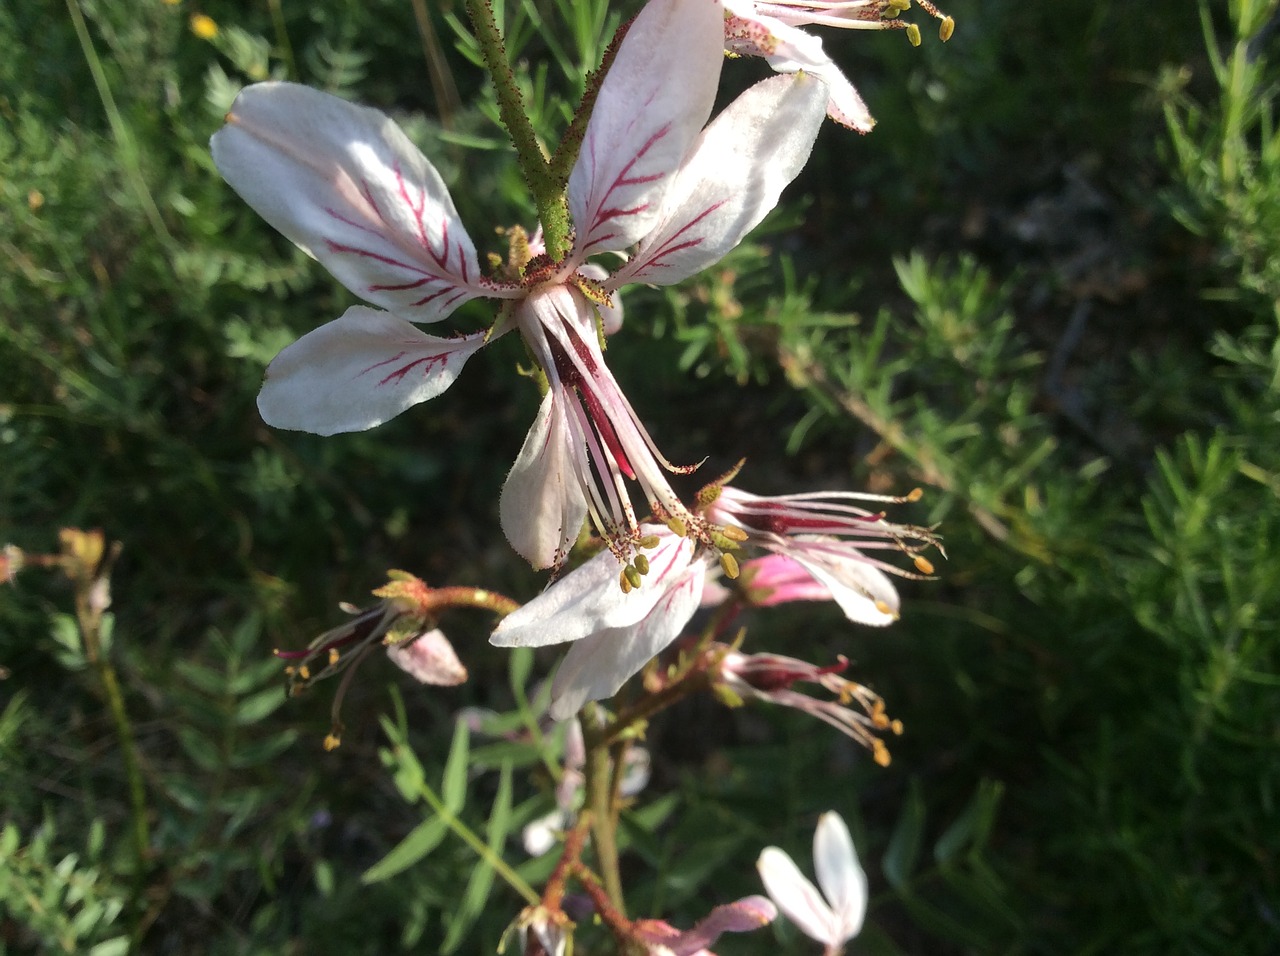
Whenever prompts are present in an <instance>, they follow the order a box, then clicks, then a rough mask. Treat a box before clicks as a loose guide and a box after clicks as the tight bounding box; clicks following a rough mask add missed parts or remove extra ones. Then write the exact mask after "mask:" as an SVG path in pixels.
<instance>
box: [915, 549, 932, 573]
mask: <svg viewBox="0 0 1280 956" xmlns="http://www.w3.org/2000/svg"><path fill="white" fill-rule="evenodd" d="M912 561H913V562H914V564H915V566H916V570H917V571H919V572H920V573H921V574H933V562H932V561H930V560H929V559H928V558H926V557H925V556H924V555H923V554H917V555H916V556H915V557H914V558H912Z"/></svg>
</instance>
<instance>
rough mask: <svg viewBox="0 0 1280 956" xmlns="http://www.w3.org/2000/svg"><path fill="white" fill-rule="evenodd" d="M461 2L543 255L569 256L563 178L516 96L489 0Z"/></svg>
mask: <svg viewBox="0 0 1280 956" xmlns="http://www.w3.org/2000/svg"><path fill="white" fill-rule="evenodd" d="M466 2H467V13H468V14H469V15H470V16H471V25H472V27H473V29H474V30H475V35H476V43H477V44H478V45H479V47H480V52H481V55H482V56H483V57H484V62H485V68H486V69H487V70H488V71H489V75H490V77H491V78H492V79H493V86H494V89H495V90H496V91H497V94H498V114H499V116H500V117H501V118H502V125H503V126H505V127H506V128H507V133H508V135H510V137H511V142H512V144H513V145H514V146H515V148H516V162H517V163H518V164H519V165H520V171H521V173H523V174H524V180H525V183H526V184H527V185H528V187H529V191H530V192H531V193H532V194H533V201H534V205H535V206H536V207H537V210H538V219H539V221H540V222H541V223H542V236H543V239H544V240H545V241H546V245H547V254H548V255H549V256H550V257H551V258H552V259H555V260H560V259H563V258H564V257H565V256H566V255H568V254H569V249H570V247H571V245H572V243H571V234H572V231H573V230H572V226H571V224H570V222H569V207H568V203H567V202H566V200H565V184H566V183H567V179H565V178H562V177H558V176H554V175H552V173H551V170H550V167H549V165H548V162H547V158H546V155H545V154H544V152H543V149H542V145H541V144H540V143H539V142H538V137H537V134H536V133H535V132H534V129H533V124H532V123H531V122H530V121H529V116H528V113H526V112H525V108H524V98H523V97H522V96H521V95H520V87H519V85H518V84H517V83H516V77H515V74H514V73H513V72H512V71H511V66H510V65H509V64H508V63H507V51H506V46H505V44H504V43H503V40H502V31H501V30H499V28H498V24H497V21H496V20H495V19H494V15H493V7H492V6H491V4H490V3H489V0H466Z"/></svg>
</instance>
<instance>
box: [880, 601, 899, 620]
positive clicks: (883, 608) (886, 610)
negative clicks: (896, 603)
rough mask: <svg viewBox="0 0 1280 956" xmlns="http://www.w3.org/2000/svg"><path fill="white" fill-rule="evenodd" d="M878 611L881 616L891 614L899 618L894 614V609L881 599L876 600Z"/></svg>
mask: <svg viewBox="0 0 1280 956" xmlns="http://www.w3.org/2000/svg"><path fill="white" fill-rule="evenodd" d="M876 610H877V611H879V612H880V613H881V614H889V615H891V616H893V617H897V615H896V614H894V613H893V608H891V607H889V605H888V604H886V603H885V602H884V601H881V600H879V599H877V600H876Z"/></svg>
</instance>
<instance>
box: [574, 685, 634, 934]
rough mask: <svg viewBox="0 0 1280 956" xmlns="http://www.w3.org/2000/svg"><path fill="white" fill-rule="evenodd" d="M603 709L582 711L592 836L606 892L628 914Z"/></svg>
mask: <svg viewBox="0 0 1280 956" xmlns="http://www.w3.org/2000/svg"><path fill="white" fill-rule="evenodd" d="M598 712H599V708H598V707H597V706H596V705H595V704H588V705H587V706H586V707H585V708H583V711H582V714H581V715H579V718H578V719H579V721H580V722H581V723H582V740H583V744H584V746H585V748H586V752H587V760H586V766H585V767H584V768H583V770H584V774H585V777H586V791H587V795H586V802H587V812H588V813H590V814H591V837H592V840H593V841H594V843H595V848H596V861H597V863H598V865H599V869H600V879H601V880H602V881H603V882H604V888H605V892H607V893H608V894H609V899H610V901H612V903H613V905H614V908H615V909H617V911H618V912H619V913H621V914H622V915H624V916H625V915H626V912H627V908H626V903H625V901H624V900H623V896H622V875H621V872H620V871H619V869H618V844H617V841H616V839H615V837H616V834H615V833H614V825H613V812H612V807H611V806H610V802H611V797H612V796H613V766H612V764H613V762H612V761H611V760H610V759H609V741H608V739H607V734H606V733H605V732H603V730H602V729H601V728H600V727H599V726H598V723H597V721H596V720H595V719H594V718H595V716H596V714H597V713H598Z"/></svg>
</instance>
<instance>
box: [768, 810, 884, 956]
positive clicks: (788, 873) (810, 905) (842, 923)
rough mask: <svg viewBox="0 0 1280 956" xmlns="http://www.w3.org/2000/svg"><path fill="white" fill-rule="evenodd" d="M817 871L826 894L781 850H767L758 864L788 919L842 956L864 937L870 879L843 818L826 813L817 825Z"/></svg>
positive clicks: (829, 955) (834, 954) (830, 952)
mask: <svg viewBox="0 0 1280 956" xmlns="http://www.w3.org/2000/svg"><path fill="white" fill-rule="evenodd" d="M813 868H814V870H815V871H817V874H818V884H819V885H820V886H821V887H822V892H821V893H819V892H818V889H817V887H815V886H814V885H813V884H812V883H810V882H809V880H808V879H807V878H806V877H805V875H804V874H803V873H801V872H800V869H799V868H798V867H797V866H796V865H795V862H794V861H793V860H792V859H791V857H789V856H788V855H787V854H786V853H785V852H784V851H782V850H780V849H778V848H777V847H776V846H771V847H766V848H765V850H764V852H762V853H761V854H760V859H759V861H757V863H756V869H757V870H758V871H759V872H760V879H761V880H762V881H764V888H765V890H766V891H767V892H768V894H769V897H770V898H771V899H772V900H773V901H774V902H775V903H776V904H778V909H780V910H782V912H783V915H785V916H786V917H787V919H789V920H791V922H793V923H795V924H796V926H798V927H799V928H800V930H801V931H802V932H803V933H804V934H805V935H806V936H808V937H810V938H812V939H816V940H817V941H818V942H820V943H822V944H824V945H825V946H826V947H827V948H826V950H825V953H826V954H827V956H837V954H838V953H840V952H841V951H842V947H843V946H844V944H845V943H847V942H848V941H849V940H851V939H853V938H854V937H855V936H857V935H858V933H859V932H861V930H862V920H863V917H864V916H866V912H867V876H866V874H865V873H863V872H862V867H861V866H860V865H859V863H858V857H857V854H856V853H855V852H854V849H853V840H852V839H851V838H850V836H849V828H848V827H846V826H845V823H844V820H842V819H840V815H839V814H838V813H835V812H828V813H824V814H823V815H822V816H821V818H819V820H818V829H817V830H816V831H815V832H814V834H813ZM824 896H825V897H826V898H825V899H823V897H824Z"/></svg>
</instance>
